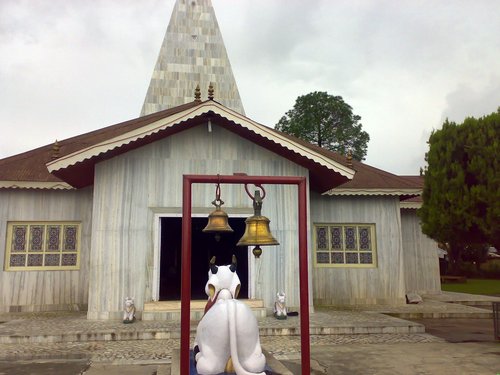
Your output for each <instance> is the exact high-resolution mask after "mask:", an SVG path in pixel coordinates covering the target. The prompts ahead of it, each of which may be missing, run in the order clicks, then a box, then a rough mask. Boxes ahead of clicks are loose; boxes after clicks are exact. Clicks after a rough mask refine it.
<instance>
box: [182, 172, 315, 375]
mask: <svg viewBox="0 0 500 375" xmlns="http://www.w3.org/2000/svg"><path fill="white" fill-rule="evenodd" d="M218 182H219V183H227V184H271V185H297V186H298V194H297V196H298V201H299V202H298V206H299V213H298V216H299V218H298V219H299V220H298V221H299V280H300V336H301V363H302V375H309V373H310V369H311V365H310V341H309V280H308V266H307V190H306V187H307V186H306V179H305V178H304V177H287V176H282V177H271V176H246V175H233V176H218V175H205V176H203V175H184V176H183V185H182V256H181V261H182V264H181V268H182V273H181V348H180V351H181V353H180V373H181V375H189V333H190V304H191V184H193V183H218Z"/></svg>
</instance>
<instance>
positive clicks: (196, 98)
mask: <svg viewBox="0 0 500 375" xmlns="http://www.w3.org/2000/svg"><path fill="white" fill-rule="evenodd" d="M194 101H195V102H201V90H200V85H196V88H195V89H194Z"/></svg>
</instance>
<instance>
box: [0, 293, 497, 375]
mask: <svg viewBox="0 0 500 375" xmlns="http://www.w3.org/2000/svg"><path fill="white" fill-rule="evenodd" d="M454 298H455V299H457V300H460V302H461V303H463V304H456V303H450V302H454ZM443 299H444V300H446V301H443ZM488 299H489V297H487V298H482V297H468V296H467V295H465V296H464V295H459V296H455V295H451V296H450V295H445V296H443V295H441V296H439V297H438V298H434V299H433V298H432V297H431V298H428V297H426V298H425V299H424V303H422V304H419V305H404V306H395V307H387V306H366V307H364V308H362V307H358V308H355V309H353V308H345V309H342V308H338V307H337V308H335V309H328V308H326V309H317V311H316V312H315V313H313V314H311V327H310V328H311V333H312V335H311V337H310V339H311V366H312V369H313V373H314V374H334V373H335V374H363V375H365V374H448V373H449V374H474V375H475V374H493V375H495V374H497V373H499V374H500V344H499V343H496V342H494V341H493V339H494V337H493V321H492V319H491V317H492V314H491V309H487V307H488V306H487V302H488ZM470 300H473V301H472V302H471V301H470ZM474 300H476V301H474ZM478 300H479V302H478ZM497 300H498V301H500V298H497V299H495V301H497ZM489 303H490V304H491V299H490V302H489ZM465 304H469V305H474V306H477V305H479V306H480V307H486V309H485V308H475V307H471V306H465ZM387 314H390V315H392V316H389V315H387ZM396 316H397V317H396ZM401 316H403V317H404V318H405V319H401V318H400V317H401ZM429 316H431V317H434V319H423V318H426V317H429ZM443 316H445V317H448V318H446V319H441V318H439V317H443ZM408 318H419V320H416V321H409V320H406V319H408ZM455 318H458V319H455ZM195 324H196V322H193V327H192V328H193V330H194V327H195ZM259 326H260V330H261V343H262V347H263V348H264V349H266V350H267V351H269V353H270V355H272V356H273V358H275V359H277V360H279V361H281V362H282V363H283V364H285V365H286V366H287V367H288V368H289V369H290V373H292V374H300V326H299V319H298V318H289V319H287V320H286V321H278V320H276V319H274V318H272V317H269V318H265V319H263V320H260V321H259ZM424 326H425V327H424ZM467 327H468V328H467ZM467 329H468V330H467ZM179 341H180V340H179V323H178V322H173V321H163V322H160V321H151V322H146V321H138V322H137V323H134V324H130V325H124V324H122V323H121V322H116V321H115V322H113V321H88V320H86V318H85V315H84V314H82V313H32V314H0V375H7V374H20V375H25V374H26V375H28V374H40V375H48V374H63V375H64V374H68V375H69V374H71V375H72V374H87V375H114V374H145V375H149V374H155V375H168V374H170V373H171V370H173V369H172V367H171V365H172V352H173V351H174V350H175V348H178V347H179V344H180V343H179ZM450 341H451V342H450ZM471 341H479V342H471ZM173 374H174V373H173V372H172V375H173Z"/></svg>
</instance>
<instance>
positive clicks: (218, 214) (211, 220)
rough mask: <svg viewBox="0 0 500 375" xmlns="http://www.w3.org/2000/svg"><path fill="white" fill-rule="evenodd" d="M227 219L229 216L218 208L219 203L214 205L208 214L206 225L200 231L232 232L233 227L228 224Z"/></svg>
mask: <svg viewBox="0 0 500 375" xmlns="http://www.w3.org/2000/svg"><path fill="white" fill-rule="evenodd" d="M221 202H222V201H221ZM222 203H224V202H222ZM228 220H229V218H228V216H227V214H226V213H225V212H224V211H223V210H222V209H221V208H220V205H216V206H215V211H212V212H211V213H210V215H208V223H207V226H206V227H205V228H204V229H203V230H202V232H204V233H218V232H234V231H233V228H231V227H230V226H229V223H228Z"/></svg>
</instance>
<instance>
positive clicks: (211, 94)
mask: <svg viewBox="0 0 500 375" xmlns="http://www.w3.org/2000/svg"><path fill="white" fill-rule="evenodd" d="M208 99H209V100H214V85H213V84H212V82H210V85H209V86H208Z"/></svg>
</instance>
